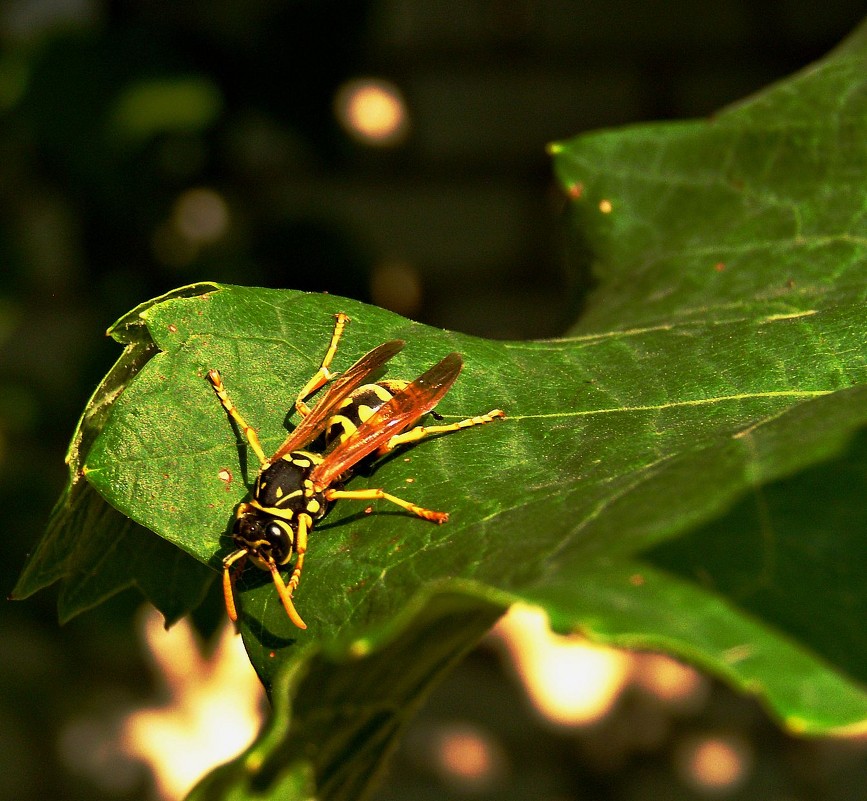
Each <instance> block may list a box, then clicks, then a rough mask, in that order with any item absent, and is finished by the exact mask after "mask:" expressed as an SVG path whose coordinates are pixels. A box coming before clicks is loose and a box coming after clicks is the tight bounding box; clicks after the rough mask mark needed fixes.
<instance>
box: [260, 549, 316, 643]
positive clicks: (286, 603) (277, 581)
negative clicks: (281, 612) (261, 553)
mask: <svg viewBox="0 0 867 801" xmlns="http://www.w3.org/2000/svg"><path fill="white" fill-rule="evenodd" d="M265 564H267V565H268V570H270V571H271V580H272V581H273V582H274V586H275V587H276V589H277V595H279V596H280V600H281V601H282V602H283V608H284V609H285V610H286V614H287V615H288V616H289V620H291V621H292V622H293V623H294V624H295V625H296V626H298V628H299V629H306V628H307V624H306V623H305V622H304V621H303V620H302V619H301V615H299V614H298V610H297V609H296V608H295V604H293V603H292V593H290V592H289V589H288V588H287V587H286V585H285V584H284V583H283V577H282V576H281V575H280V571H279V570H277V565H275V564H274V562H273V561H272V560H269V561H268V562H266V563H265Z"/></svg>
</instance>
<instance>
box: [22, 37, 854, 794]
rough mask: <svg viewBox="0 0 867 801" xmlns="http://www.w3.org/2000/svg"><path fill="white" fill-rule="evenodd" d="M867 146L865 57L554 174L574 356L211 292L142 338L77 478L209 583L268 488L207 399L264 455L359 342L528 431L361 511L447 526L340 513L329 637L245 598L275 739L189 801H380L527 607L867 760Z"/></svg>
mask: <svg viewBox="0 0 867 801" xmlns="http://www.w3.org/2000/svg"><path fill="white" fill-rule="evenodd" d="M865 128H867V27H862V28H861V29H860V30H859V31H858V32H856V34H855V35H854V36H853V37H852V38H851V39H850V40H849V41H848V42H847V43H846V44H845V45H844V46H843V47H841V48H839V49H838V50H837V51H835V52H834V53H832V54H831V55H830V56H829V57H828V58H827V59H826V60H824V61H823V62H820V63H818V64H816V65H814V66H812V67H810V68H809V69H807V70H805V71H803V72H802V73H800V74H798V75H796V76H794V77H793V78H791V79H789V80H787V81H785V82H783V83H781V84H779V85H777V86H774V87H771V88H770V89H768V90H767V91H765V92H763V93H761V94H759V95H757V96H756V97H754V98H752V99H749V100H747V101H745V102H743V103H741V104H739V105H738V106H735V107H733V108H731V109H728V110H726V111H724V112H722V113H721V114H720V115H718V116H717V117H716V118H714V119H713V120H711V121H698V122H689V123H677V124H662V125H647V126H639V127H635V128H631V129H626V130H621V131H613V132H602V133H598V134H592V135H587V136H582V137H579V138H578V139H575V140H573V141H570V142H567V143H562V144H558V145H556V146H553V147H552V152H553V153H554V155H555V166H556V169H557V173H558V175H559V177H560V180H561V182H562V183H563V185H564V187H565V188H566V189H567V192H568V194H569V196H570V197H571V198H572V214H573V224H574V226H575V232H576V238H577V243H578V245H579V246H580V252H581V253H582V254H583V255H584V256H585V257H587V258H588V263H589V264H590V265H591V266H592V269H593V271H594V273H595V275H596V277H597V282H598V286H597V288H596V289H595V291H594V292H593V293H592V294H591V296H590V298H589V299H588V302H587V306H586V310H585V313H584V315H583V317H582V318H581V320H580V321H579V323H578V324H577V325H576V326H575V327H574V328H573V330H572V331H571V334H570V336H569V337H567V338H564V339H559V340H552V341H543V342H527V343H511V342H509V343H504V342H491V341H484V340H480V339H477V338H472V337H467V336H462V335H460V334H457V333H452V332H443V331H439V330H435V329H431V328H427V327H425V326H421V325H418V324H415V323H411V322H409V321H407V320H404V319H402V318H400V317H398V316H396V315H393V314H391V313H389V312H386V311H383V310H380V309H375V308H372V307H368V306H365V305H363V304H359V303H356V302H353V301H349V300H345V299H341V298H335V297H332V296H321V295H307V294H302V293H297V292H290V291H277V290H264V289H249V288H241V287H228V286H216V285H214V286H212V287H210V288H209V290H210V291H205V288H203V287H195V288H192V289H191V290H188V291H181V292H180V293H179V294H178V295H176V296H173V297H169V298H164V299H159V300H158V301H155V302H153V303H150V304H145V306H143V307H140V309H139V310H137V313H136V315H134V317H133V318H128V321H129V320H134V321H135V326H137V327H135V328H134V330H135V331H136V332H137V333H138V336H139V338H140V339H139V341H140V342H148V343H151V344H149V345H147V346H142V345H140V347H147V348H148V351H147V353H148V358H147V359H144V358H142V359H140V360H139V361H140V362H141V363H140V364H139V363H137V365H136V366H137V372H135V375H134V376H133V375H131V373H132V372H133V371H130V375H129V376H127V377H125V378H124V379H123V381H122V382H119V383H120V384H122V385H123V387H122V392H121V391H120V387H119V388H118V392H115V393H113V394H112V400H113V402H112V403H111V405H110V412H109V414H110V416H109V417H108V419H107V420H104V421H102V422H101V424H100V425H99V426H97V428H98V430H97V431H95V432H94V433H95V434H96V440H95V442H93V444H92V447H90V448H89V449H88V452H87V453H86V455H85V456H84V457H83V459H82V461H83V463H84V465H86V466H85V467H84V468H82V469H81V470H76V471H75V472H74V474H73V478H74V480H75V481H77V483H78V484H79V485H83V486H85V487H88V486H89V487H92V488H94V489H95V490H97V491H98V492H99V493H100V495H101V496H102V497H103V498H105V499H106V500H107V501H108V502H109V503H110V504H111V505H112V507H114V508H115V509H117V510H118V511H119V513H121V514H123V515H126V516H128V517H129V518H131V519H132V520H134V521H135V522H136V524H138V525H140V526H144V527H146V528H148V529H151V530H152V531H155V532H157V533H158V534H159V535H160V536H161V537H163V538H164V539H165V540H167V541H168V542H170V543H172V544H173V545H175V546H177V547H178V548H179V549H180V550H182V551H183V552H185V553H186V554H188V555H189V557H193V558H194V559H195V560H197V561H198V562H199V563H201V564H208V565H210V566H211V567H212V568H214V569H215V570H217V569H219V565H220V560H221V558H222V557H224V556H225V555H226V554H227V553H229V552H230V551H231V549H232V544H231V542H230V540H229V539H228V538H227V537H226V532H227V531H228V530H229V528H230V524H231V520H232V519H233V513H234V509H235V507H236V505H237V504H238V503H239V502H240V501H241V500H242V499H243V498H245V497H246V495H247V493H248V489H249V487H250V485H251V483H252V481H253V480H254V479H255V469H256V460H255V458H251V456H252V455H251V454H250V453H249V452H248V449H247V448H246V446H245V445H244V444H243V441H242V440H241V439H240V438H239V436H238V433H237V431H235V430H234V428H233V427H232V425H231V424H230V422H229V420H228V418H227V416H226V414H225V412H224V410H223V409H222V407H221V406H220V404H219V403H218V401H217V400H216V398H215V396H214V393H213V391H212V389H211V388H210V386H209V384H208V382H207V381H206V380H205V375H206V372H207V370H209V369H211V368H218V369H219V370H220V371H221V372H222V374H223V378H224V381H225V384H226V387H227V389H228V391H229V393H230V394H231V396H232V398H233V400H234V401H235V402H236V404H237V406H238V408H239V409H240V410H241V412H242V414H243V415H244V416H245V417H246V418H247V420H248V421H250V423H251V424H252V425H253V426H255V427H256V428H257V429H258V430H259V433H260V437H261V439H262V442H263V446H264V447H265V450H266V451H268V450H273V449H275V448H276V447H277V446H278V445H279V443H280V442H281V441H282V439H283V438H284V436H285V433H286V429H287V424H288V427H289V428H291V426H292V424H293V423H294V422H296V419H295V417H294V416H293V415H289V417H288V418H287V410H290V409H291V408H292V404H293V401H294V398H295V394H296V393H297V391H298V389H299V388H300V387H301V386H302V385H303V384H304V382H305V381H306V380H307V379H308V378H309V377H310V376H311V375H312V374H313V373H314V372H315V370H316V369H317V367H318V365H319V363H320V360H321V358H322V356H323V354H324V350H325V347H326V346H327V343H328V338H329V336H330V333H331V329H332V325H333V319H332V316H333V315H334V314H335V313H336V312H338V311H342V312H346V313H347V314H349V316H350V317H351V318H352V322H351V323H350V326H349V329H348V330H347V332H346V334H345V336H344V338H343V340H342V341H341V344H340V348H339V350H338V353H337V357H336V359H335V362H334V365H333V367H334V369H336V370H340V369H342V368H345V367H346V366H348V365H349V364H351V363H352V362H353V361H354V360H355V359H356V358H358V357H359V356H360V355H361V354H363V353H364V352H366V351H367V350H369V349H370V348H372V347H374V346H375V345H377V344H379V343H380V342H383V341H385V340H388V339H392V338H401V339H405V340H407V343H408V345H407V347H406V349H405V350H404V351H402V352H401V353H400V354H399V355H398V356H397V357H396V358H395V359H394V360H393V361H392V362H391V363H390V366H389V372H388V375H389V376H390V377H398V378H412V377H414V376H416V375H418V374H420V373H421V372H422V371H423V370H425V369H426V368H427V367H429V366H430V365H431V364H433V363H434V362H435V361H437V360H438V359H439V358H441V357H442V356H443V355H444V354H445V353H447V352H449V351H451V350H458V351H460V352H461V353H463V354H464V359H465V363H466V367H465V370H464V373H463V374H462V376H461V377H460V378H459V380H458V381H457V383H456V384H455V386H454V387H453V389H452V391H450V392H449V394H448V395H447V396H446V398H445V399H444V400H443V401H442V403H441V404H440V406H439V407H438V411H439V412H441V413H442V414H443V415H444V416H445V418H446V420H457V419H460V418H462V417H465V416H469V415H474V414H478V413H482V412H486V411H488V410H490V409H492V408H494V407H501V408H503V409H505V410H506V413H507V415H508V417H507V419H506V420H503V421H498V422H495V423H492V424H490V425H486V426H481V427H478V428H474V429H471V430H468V431H463V432H461V433H458V434H453V435H450V436H445V437H442V438H439V439H436V440H431V441H425V442H422V443H419V444H417V445H416V446H414V447H412V448H409V449H407V450H405V451H404V452H402V453H399V454H397V455H396V456H394V457H392V458H390V459H387V460H385V461H384V463H382V464H380V465H379V466H378V467H377V469H376V470H375V471H374V472H372V473H371V474H369V475H368V474H361V475H357V476H355V477H354V478H353V479H352V481H351V482H350V484H349V486H350V487H351V488H361V487H383V488H386V489H387V490H389V491H391V492H393V493H395V494H397V495H400V496H401V497H404V498H406V499H408V500H411V501H413V502H415V503H418V504H420V505H423V506H427V507H429V508H433V509H441V510H444V511H448V512H449V513H450V514H451V518H450V520H449V522H448V523H447V524H446V525H444V526H441V527H438V526H434V525H432V524H430V523H427V522H425V521H422V520H419V519H416V518H413V517H410V516H407V515H406V514H403V513H401V512H399V511H398V512H395V511H394V509H393V508H391V507H388V506H387V505H384V504H375V505H374V506H375V510H374V513H373V514H364V511H363V506H364V504H353V503H352V502H349V501H341V502H339V503H338V504H336V506H335V508H334V509H333V511H332V512H331V513H330V515H329V516H328V517H327V518H326V519H325V520H324V521H322V523H321V524H320V525H318V526H317V528H316V529H315V531H313V532H312V535H311V537H310V545H309V551H308V556H307V562H306V563H305V572H304V577H303V581H302V583H301V586H300V587H299V589H298V591H297V593H296V596H295V600H296V603H297V606H298V609H299V611H300V612H301V614H302V616H303V617H304V618H305V620H306V621H307V623H308V626H309V628H308V629H307V630H306V631H303V632H302V631H299V630H298V629H295V628H294V627H293V626H292V625H291V623H290V622H289V620H288V619H287V618H286V616H285V614H284V612H283V610H282V607H281V605H280V603H279V601H278V600H277V597H276V595H275V592H274V589H273V587H272V586H271V585H270V583H269V578H268V576H267V574H265V573H264V572H262V571H258V570H256V569H255V568H253V567H249V568H247V570H246V571H245V572H244V574H243V575H242V576H241V578H240V580H239V582H238V586H239V591H240V592H239V606H240V609H241V614H242V618H241V624H242V626H241V627H242V632H243V635H244V639H245V644H246V646H247V649H248V652H249V653H250V656H251V659H252V661H253V664H254V665H255V666H256V669H257V670H258V672H259V674H260V676H261V677H262V678H263V680H264V681H265V683H266V685H267V686H268V687H269V688H270V690H271V694H272V699H273V702H274V714H273V717H272V720H271V723H270V725H269V727H268V729H267V730H266V732H265V733H264V734H263V736H262V738H260V740H259V741H258V742H257V743H256V744H255V745H254V746H253V747H252V748H251V750H250V751H249V752H248V753H247V754H246V755H244V756H243V757H241V758H239V760H238V761H236V762H234V763H232V764H231V765H229V766H225V767H224V768H223V769H221V770H220V771H219V772H217V773H215V774H214V775H213V776H212V777H211V778H210V779H208V780H206V781H205V782H204V783H203V784H202V785H200V787H199V788H198V789H197V790H196V791H194V794H193V797H194V798H197V799H203V798H216V797H221V796H220V793H224V792H232V793H237V794H238V797H249V796H250V795H254V796H256V797H273V794H274V792H275V787H277V786H279V787H281V788H282V789H283V790H285V791H286V792H287V793H289V792H291V793H292V794H293V796H290V797H305V796H307V795H310V793H311V791H310V783H311V782H312V783H313V785H315V788H316V793H317V794H318V795H321V796H322V797H328V798H354V797H357V795H358V793H359V792H361V790H362V788H363V787H365V786H366V784H367V782H368V781H369V777H370V776H371V775H373V774H374V773H375V772H376V768H377V767H378V766H379V765H380V764H381V762H382V759H383V758H384V755H385V754H386V753H387V752H388V750H389V747H390V745H391V743H392V742H393V739H394V737H395V736H396V734H397V733H398V732H399V730H400V728H401V726H402V724H403V722H404V720H405V716H406V712H405V711H404V710H405V709H406V708H407V707H413V706H414V705H416V704H417V703H419V702H420V700H421V699H422V698H423V697H424V695H425V693H426V692H427V691H428V690H429V688H430V687H431V686H432V685H433V683H434V682H435V681H436V680H437V679H438V678H439V677H440V676H441V675H442V672H443V671H444V670H445V669H446V668H447V667H448V665H449V664H451V662H452V661H453V660H454V659H455V658H457V656H459V655H460V654H461V653H462V652H463V651H464V650H465V649H466V648H468V647H469V646H470V644H471V643H472V642H473V641H474V640H475V639H476V638H477V637H478V636H479V633H480V632H481V631H482V630H483V629H484V628H485V626H487V625H488V624H489V623H490V622H491V620H493V618H494V617H495V616H496V614H497V612H498V611H500V610H502V609H504V608H505V607H506V606H508V604H510V603H512V602H514V601H517V600H523V601H527V602H530V603H536V604H539V605H541V606H542V607H543V608H544V609H545V610H546V611H547V612H548V614H549V616H550V618H551V620H552V622H553V624H554V625H555V626H556V627H557V628H558V629H559V630H561V631H576V630H577V631H582V632H584V633H586V634H587V635H588V636H591V637H592V638H594V639H596V640H598V641H602V642H608V643H613V644H618V645H623V646H627V647H633V648H654V649H662V650H665V651H668V652H670V653H673V654H676V655H678V656H681V657H683V658H685V659H687V660H689V661H691V662H694V663H696V664H699V665H701V666H703V667H704V668H706V669H707V670H709V671H711V672H713V673H715V674H716V675H719V676H722V677H724V678H725V679H727V680H728V681H729V682H731V683H732V684H734V685H736V686H739V687H742V688H744V689H745V690H747V691H749V692H752V693H755V694H756V695H758V696H759V697H760V698H761V699H762V700H763V701H764V703H765V704H766V705H767V706H768V708H769V709H770V710H771V711H772V712H773V714H775V715H776V716H777V717H778V718H779V719H780V720H781V721H783V722H784V723H785V724H786V725H787V726H789V727H790V728H791V729H793V730H796V731H800V732H811V733H819V732H822V733H843V732H847V731H853V730H858V729H860V730H863V728H864V726H865V720H867V692H865V683H867V652H865V651H867V648H865V645H867V642H865V640H864V638H863V636H862V635H861V628H862V625H863V623H862V622H863V620H864V619H867V583H865V582H864V581H863V575H864V573H865V570H867V549H865V548H864V532H865V531H867V525H865V524H867V493H864V492H863V487H864V485H865V484H864V482H865V477H867V476H865V473H867V436H865V426H867V351H865V345H864V343H865V336H867V319H865V313H864V308H865V305H864V304H865V294H867V284H865V281H864V279H863V276H864V274H865V265H867V214H865V205H864V187H865V185H867V149H865V148H864V145H863V142H864V132H865ZM145 332H146V337H145V336H144V334H145ZM82 475H84V476H85V477H86V483H84V482H82V481H81V476H82ZM80 492H83V490H81V491H80ZM67 507H69V508H72V509H74V504H73V505H70V504H69V503H68V502H67ZM73 516H74V515H73ZM78 529H79V531H78V533H79V534H82V535H83V533H82V531H81V529H83V526H79V527H78ZM126 538H127V535H126V534H125V533H123V532H120V531H118V532H117V533H116V534H115V539H117V540H120V539H124V540H125V539H126ZM47 542H48V544H47V545H45V546H43V547H42V548H41V549H40V550H41V551H44V557H43V558H41V559H39V560H37V561H38V563H39V564H40V565H41V566H40V568H39V571H37V572H38V573H39V575H40V576H41V578H42V580H43V583H44V582H45V581H47V580H51V579H52V578H56V577H57V576H59V575H61V574H65V575H69V574H70V571H68V570H65V569H63V570H60V569H58V568H57V567H56V565H54V564H52V561H51V560H52V559H56V560H59V561H61V562H63V560H64V559H66V560H67V561H68V559H69V558H70V557H68V556H66V554H68V553H70V552H71V551H74V550H75V548H76V546H75V545H74V543H70V542H69V541H68V539H64V538H63V536H61V533H60V532H59V531H58V532H56V533H55V534H54V536H52V537H50V538H49V540H48V541H47ZM100 547H105V546H104V545H103V546H100V545H99V543H95V546H94V551H95V552H97V553H98V552H99V548H100ZM94 551H92V552H94ZM189 557H188V558H189ZM148 558H151V557H148ZM153 559H154V561H156V560H159V562H160V566H161V567H163V568H164V566H165V562H166V561H167V557H166V556H165V555H159V554H158V555H154V556H153ZM64 564H65V563H64ZM96 567H97V566H94V569H96ZM119 567H120V565H119V564H118V563H117V562H115V563H114V568H119ZM28 570H30V572H31V573H33V572H34V570H35V568H32V567H29V568H28ZM22 581H24V579H22ZM67 581H69V579H67ZM24 583H25V584H26V585H27V586H28V587H30V588H33V587H34V586H35V584H34V581H32V580H31V581H30V582H29V583H28V582H24ZM165 602H166V601H165V599H163V603H165ZM311 777H313V778H312V779H311Z"/></svg>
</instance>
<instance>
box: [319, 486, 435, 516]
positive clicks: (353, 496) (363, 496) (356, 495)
mask: <svg viewBox="0 0 867 801" xmlns="http://www.w3.org/2000/svg"><path fill="white" fill-rule="evenodd" d="M325 499H326V500H328V501H338V500H350V501H380V500H381V501H388V502H389V503H393V504H395V505H396V506H399V507H400V508H401V509H406V511H407V512H411V513H412V514H414V515H417V516H418V517H423V518H424V519H425V520H430V521H431V522H433V523H445V522H446V520H448V519H449V515H448V512H434V511H433V510H432V509H424V508H422V507H421V506H416V505H415V504H414V503H410V502H409V501H405V500H403V498H398V497H396V496H394V495H390V494H389V493H387V492H386V491H385V490H382V489H363V490H334V489H327V490H325Z"/></svg>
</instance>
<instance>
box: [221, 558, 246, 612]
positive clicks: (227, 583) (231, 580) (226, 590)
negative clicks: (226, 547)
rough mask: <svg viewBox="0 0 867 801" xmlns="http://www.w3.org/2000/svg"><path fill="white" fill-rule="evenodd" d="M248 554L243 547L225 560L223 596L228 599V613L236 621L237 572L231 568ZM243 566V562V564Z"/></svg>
mask: <svg viewBox="0 0 867 801" xmlns="http://www.w3.org/2000/svg"><path fill="white" fill-rule="evenodd" d="M246 555H247V552H246V551H245V550H243V549H241V550H239V551H235V552H234V553H230V554H229V555H228V556H227V557H226V558H225V559H224V560H223V598H224V599H225V601H226V614H228V616H229V620H231V621H232V622H233V623H235V622H236V621H237V620H238V610H237V609H236V608H235V573H234V572H233V571H232V570H230V569H229V568H230V567H231V566H232V565H233V564H235V562H238V561H240V560H242V559H243V558H244V557H245V556H246ZM241 567H243V564H242V565H241Z"/></svg>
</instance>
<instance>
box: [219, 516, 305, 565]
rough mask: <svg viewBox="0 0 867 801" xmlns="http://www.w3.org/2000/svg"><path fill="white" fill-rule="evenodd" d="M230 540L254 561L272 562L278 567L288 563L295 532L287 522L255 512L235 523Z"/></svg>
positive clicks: (293, 544)
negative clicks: (245, 551) (246, 552)
mask: <svg viewBox="0 0 867 801" xmlns="http://www.w3.org/2000/svg"><path fill="white" fill-rule="evenodd" d="M232 538H233V539H234V540H235V543H236V544H237V545H239V546H240V547H242V548H244V549H245V550H247V551H248V552H249V554H250V556H251V557H252V558H253V560H254V561H257V560H261V561H263V562H267V561H273V562H275V563H276V564H278V565H282V564H285V563H286V562H288V561H289V559H290V558H291V557H292V551H293V548H294V547H295V532H294V531H293V530H292V527H291V526H290V524H289V522H288V521H286V520H279V519H276V518H273V517H269V516H265V515H262V514H257V513H255V512H253V513H247V514H244V515H242V516H241V517H239V518H238V519H237V520H236V521H235V527H234V528H233V530H232Z"/></svg>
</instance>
